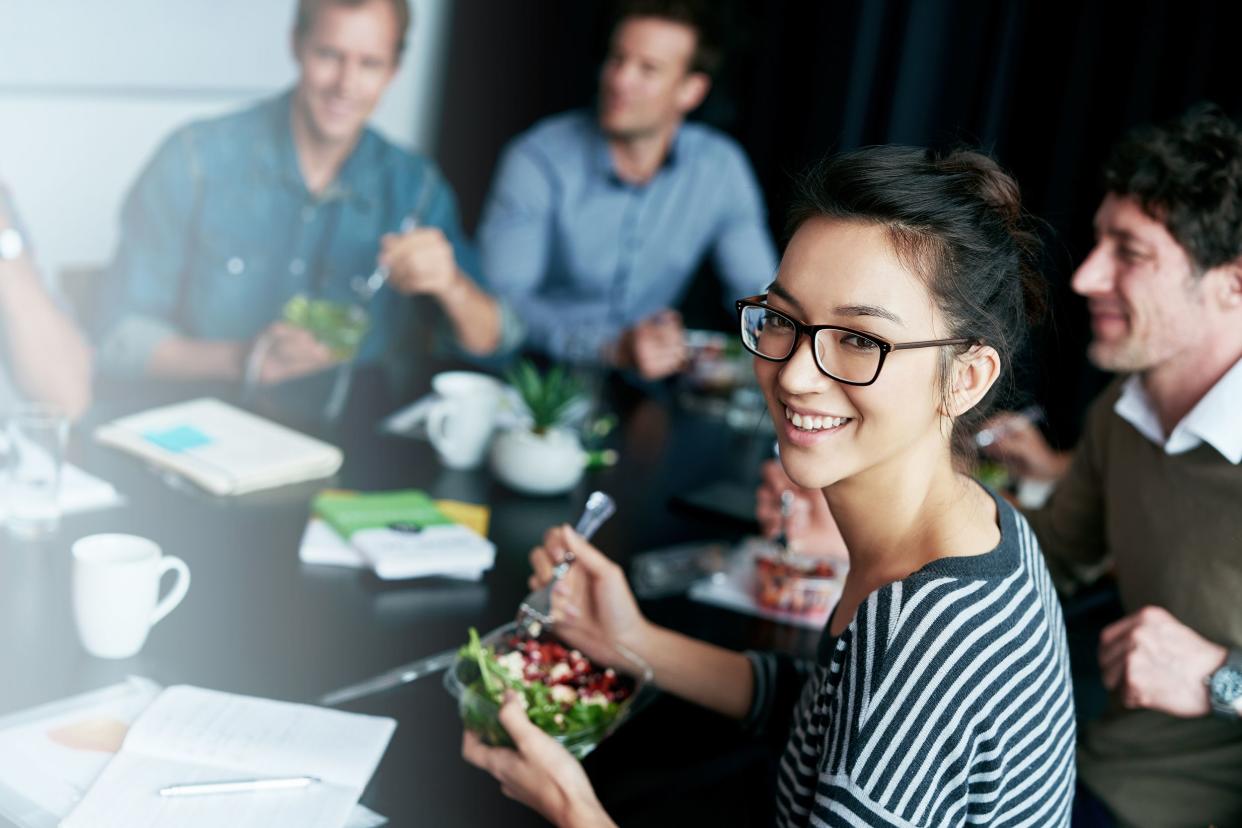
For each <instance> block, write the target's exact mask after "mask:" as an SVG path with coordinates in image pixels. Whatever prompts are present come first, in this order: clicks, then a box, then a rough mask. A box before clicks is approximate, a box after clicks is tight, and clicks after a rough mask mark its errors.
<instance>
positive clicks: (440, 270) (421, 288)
mask: <svg viewBox="0 0 1242 828" xmlns="http://www.w3.org/2000/svg"><path fill="white" fill-rule="evenodd" d="M379 264H380V266H381V267H386V268H388V284H389V285H391V286H392V288H393V290H395V291H397V292H398V293H404V294H407V295H413V294H425V295H429V296H434V297H436V298H440V299H442V298H444V297H445V296H446V295H447V294H448V293H449V292H450V291H451V290H452V289H453V288H454V286H455V285H456V284H457V280H458V277H459V275H460V273H459V271H458V269H457V259H456V257H455V256H454V255H453V245H452V244H450V243H449V240H448V239H447V238H446V237H445V235H444V233H443V232H442V231H441V230H440V229H439V228H437V227H420V228H417V229H414V230H410V231H408V232H406V233H400V234H397V233H389V234H387V235H385V236H384V237H383V238H382V239H381V240H380V255H379Z"/></svg>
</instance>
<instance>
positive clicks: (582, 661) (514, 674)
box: [444, 623, 651, 759]
mask: <svg viewBox="0 0 1242 828" xmlns="http://www.w3.org/2000/svg"><path fill="white" fill-rule="evenodd" d="M609 661H610V663H612V664H614V665H616V666H615V667H612V666H610V667H605V666H602V665H600V664H597V663H595V662H594V661H592V660H591V659H590V658H588V657H587V656H586V655H585V654H583V653H582V652H580V651H579V650H576V649H573V648H572V647H569V646H567V645H565V644H563V643H562V642H560V641H558V640H557V639H556V638H555V637H553V636H551V635H549V634H548V633H547V632H544V633H542V634H540V635H539V636H538V637H530V636H528V635H525V634H524V633H522V632H520V631H519V630H518V626H517V624H516V623H510V624H506V625H504V626H503V627H499V628H497V629H496V630H493V631H492V632H490V633H488V634H487V635H486V636H483V637H480V636H479V634H478V632H477V631H476V630H475V629H474V628H471V630H470V640H469V641H468V642H467V643H466V644H465V646H463V647H462V648H461V650H460V651H459V652H458V654H457V659H456V660H455V661H454V662H453V665H452V666H451V667H450V668H449V670H448V672H447V673H445V675H444V686H445V688H446V689H447V690H448V691H449V692H450V693H451V694H452V695H453V696H454V697H455V698H456V699H457V706H458V710H459V712H460V713H461V718H462V722H463V723H464V724H465V726H466V728H467V729H468V730H471V731H474V732H475V733H477V734H479V736H480V737H481V738H482V739H483V741H484V742H486V743H487V744H489V745H504V746H512V744H513V743H512V741H511V740H510V739H509V735H508V733H506V732H505V729H504V726H503V725H502V724H501V723H500V720H499V715H500V707H501V705H502V704H503V702H504V696H505V692H506V691H508V690H515V691H517V692H518V693H519V694H520V697H521V699H522V702H523V704H524V706H525V708H526V714H527V716H529V717H530V720H531V722H533V723H534V724H535V725H536V726H537V727H538V728H539V729H540V730H542V731H544V732H545V733H547V734H548V735H550V736H551V737H552V738H553V739H555V740H556V741H558V742H560V743H561V745H562V746H564V747H565V748H566V749H567V750H568V751H569V752H570V753H571V754H573V755H574V757H576V758H578V759H582V758H583V757H585V756H586V755H587V754H589V753H590V752H591V751H593V750H594V749H595V747H596V746H597V745H598V744H599V743H600V742H601V741H603V740H604V738H606V737H607V736H608V735H609V734H611V733H612V732H613V731H614V730H616V729H617V727H619V726H620V725H621V723H622V722H623V721H625V719H626V717H627V716H628V715H629V714H630V713H631V712H632V710H633V707H634V704H635V702H636V700H637V699H638V698H639V697H640V695H643V694H644V691H647V690H648V688H649V686H650V682H651V668H650V667H648V666H647V665H646V664H643V663H642V662H641V661H639V660H638V658H637V657H635V656H633V655H628V656H627V655H626V654H621V653H618V654H616V656H615V658H610V659H609Z"/></svg>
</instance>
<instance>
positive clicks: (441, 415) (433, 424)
mask: <svg viewBox="0 0 1242 828" xmlns="http://www.w3.org/2000/svg"><path fill="white" fill-rule="evenodd" d="M452 408H453V406H452V404H451V403H449V401H448V400H439V401H437V402H436V404H435V405H433V406H432V407H431V408H430V409H429V410H428V411H427V424H426V429H427V439H428V440H430V441H431V445H432V446H434V447H435V449H436V451H439V452H445V451H448V449H449V435H448V421H449V416H450V415H451V414H452V413H453V412H452Z"/></svg>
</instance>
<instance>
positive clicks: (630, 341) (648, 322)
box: [616, 310, 689, 380]
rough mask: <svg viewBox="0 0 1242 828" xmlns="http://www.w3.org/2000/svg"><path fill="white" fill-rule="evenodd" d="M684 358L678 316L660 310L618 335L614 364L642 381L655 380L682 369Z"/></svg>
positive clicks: (671, 311)
mask: <svg viewBox="0 0 1242 828" xmlns="http://www.w3.org/2000/svg"><path fill="white" fill-rule="evenodd" d="M688 356H689V351H688V350H687V348H686V329H685V328H684V327H682V324H681V314H679V313H677V311H674V310H662V311H660V312H659V313H657V314H654V315H653V316H649V317H647V318H646V319H644V320H643V321H641V322H639V323H638V324H637V325H635V326H634V327H632V328H630V329H629V330H628V331H626V332H625V333H624V334H622V336H621V341H620V342H619V343H618V348H617V357H616V362H617V365H618V367H621V368H632V369H633V370H635V371H637V372H638V374H639V375H640V376H641V377H642V378H643V379H645V380H659V379H664V378H665V377H670V376H672V375H673V374H676V373H678V372H680V371H681V370H682V369H683V368H685V367H686V360H687V358H688Z"/></svg>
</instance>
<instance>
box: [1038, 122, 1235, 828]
mask: <svg viewBox="0 0 1242 828" xmlns="http://www.w3.org/2000/svg"><path fill="white" fill-rule="evenodd" d="M1104 179H1105V185H1106V190H1107V192H1108V194H1107V195H1106V196H1105V197H1104V201H1103V202H1102V203H1101V205H1100V208H1099V210H1098V211H1097V212H1096V215H1095V231H1096V245H1095V247H1094V248H1093V249H1092V251H1091V253H1090V254H1089V255H1088V256H1087V259H1086V261H1084V262H1083V264H1082V266H1081V267H1079V269H1078V271H1077V272H1076V273H1075V274H1074V279H1073V288H1074V290H1075V291H1076V292H1077V293H1079V294H1081V295H1082V296H1084V297H1086V299H1087V304H1088V309H1089V310H1090V312H1091V330H1092V334H1093V339H1092V342H1091V347H1090V351H1089V355H1090V358H1091V360H1092V362H1094V363H1095V364H1096V365H1098V366H1099V367H1101V368H1104V369H1106V370H1109V371H1115V372H1117V373H1118V374H1121V375H1122V376H1121V377H1119V378H1118V379H1117V380H1116V381H1114V383H1113V384H1112V385H1111V386H1110V387H1109V388H1108V390H1107V391H1105V393H1104V394H1103V395H1101V397H1100V398H1099V399H1098V400H1096V402H1095V403H1094V404H1093V406H1092V408H1091V411H1090V413H1089V414H1088V418H1087V424H1086V429H1085V431H1084V433H1083V436H1082V439H1081V441H1080V442H1079V445H1078V448H1077V450H1076V451H1075V453H1074V458H1073V462H1072V463H1071V465H1070V467H1069V470H1068V472H1067V473H1066V475H1065V477H1064V478H1063V479H1062V480H1061V482H1060V484H1059V485H1058V487H1057V489H1056V491H1055V492H1054V494H1053V496H1052V498H1051V500H1050V501H1049V502H1048V504H1047V505H1046V506H1045V507H1044V508H1043V509H1041V510H1039V511H1037V512H1035V513H1034V514H1032V515H1030V516H1029V517H1030V521H1031V525H1032V526H1033V527H1034V529H1035V532H1036V534H1037V535H1038V537H1039V541H1040V545H1041V546H1042V547H1043V549H1044V553H1045V555H1046V557H1047V559H1048V563H1049V567H1050V568H1051V569H1052V571H1053V574H1054V577H1056V578H1057V580H1058V582H1059V585H1060V586H1061V587H1062V589H1063V590H1064V591H1073V589H1075V588H1076V587H1077V586H1079V585H1081V584H1083V583H1085V582H1087V581H1089V580H1092V579H1093V578H1094V577H1095V576H1096V575H1098V574H1099V572H1100V571H1101V569H1104V568H1108V567H1110V566H1111V568H1112V570H1113V571H1114V572H1115V574H1116V578H1117V585H1118V588H1119V591H1120V594H1121V603H1122V606H1123V608H1124V610H1125V612H1126V613H1127V615H1126V616H1125V617H1124V618H1122V619H1121V620H1120V621H1118V622H1116V623H1114V624H1112V625H1111V626H1109V627H1107V628H1106V629H1105V630H1104V631H1103V633H1102V634H1101V636H1100V648H1099V656H1100V670H1101V673H1102V677H1103V680H1104V684H1105V686H1106V687H1107V688H1108V689H1109V690H1110V691H1112V703H1111V705H1110V708H1109V710H1108V711H1107V712H1106V713H1105V714H1104V715H1103V716H1102V717H1100V718H1099V719H1098V720H1096V721H1094V722H1091V723H1090V725H1089V726H1088V727H1086V728H1084V729H1083V731H1082V735H1081V738H1080V742H1079V752H1078V765H1079V779H1080V780H1081V782H1082V783H1083V784H1084V785H1085V786H1086V788H1087V789H1088V790H1089V791H1090V792H1091V793H1092V794H1094V795H1095V796H1096V797H1098V798H1099V799H1100V800H1102V802H1103V804H1104V805H1105V806H1107V809H1108V810H1109V811H1111V812H1112V816H1113V817H1114V818H1115V819H1116V821H1117V822H1118V823H1120V824H1125V825H1131V824H1132V825H1141V826H1166V825H1167V826H1181V825H1208V824H1215V825H1242V718H1240V717H1242V130H1240V129H1239V127H1238V125H1237V124H1236V123H1234V122H1233V121H1232V120H1230V119H1229V118H1227V117H1225V116H1224V115H1223V114H1222V113H1220V112H1219V111H1218V110H1216V109H1214V108H1211V107H1198V108H1195V109H1192V110H1191V111H1190V112H1188V113H1187V114H1186V115H1184V116H1183V117H1182V118H1180V119H1178V120H1176V121H1174V122H1171V123H1169V124H1165V125H1162V126H1159V127H1155V128H1146V129H1142V130H1138V131H1136V132H1134V133H1131V134H1130V135H1129V136H1127V137H1126V138H1125V139H1124V140H1123V141H1122V143H1121V144H1120V145H1118V146H1117V147H1116V148H1115V150H1114V151H1113V155H1112V157H1111V158H1110V160H1109V162H1108V164H1107V165H1106V167H1105V170H1104Z"/></svg>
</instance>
